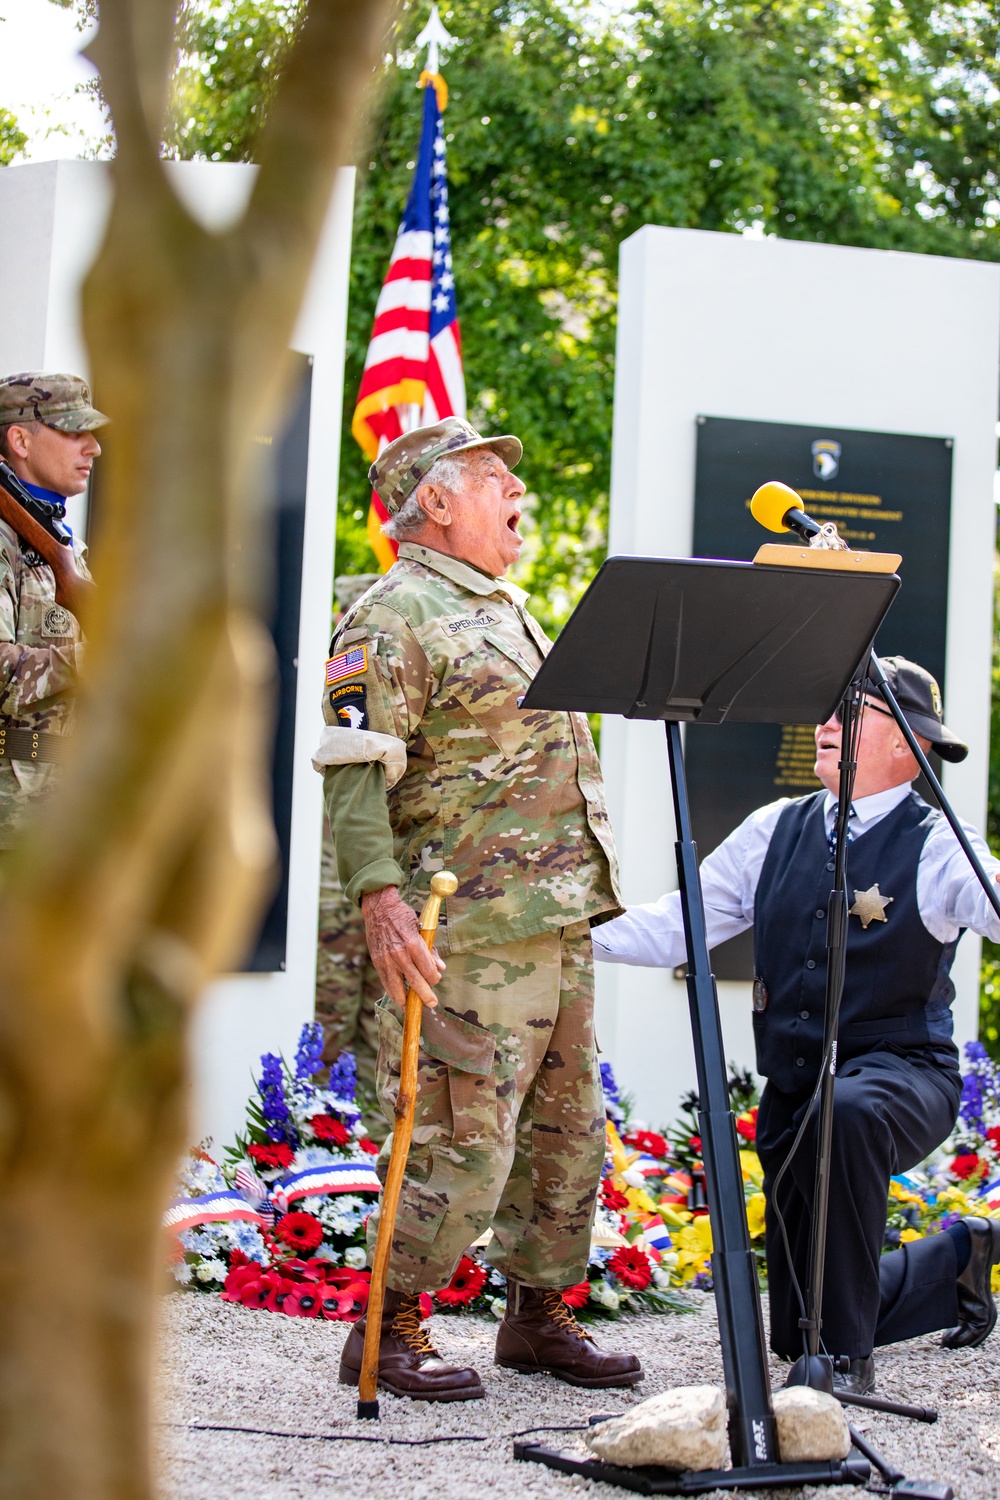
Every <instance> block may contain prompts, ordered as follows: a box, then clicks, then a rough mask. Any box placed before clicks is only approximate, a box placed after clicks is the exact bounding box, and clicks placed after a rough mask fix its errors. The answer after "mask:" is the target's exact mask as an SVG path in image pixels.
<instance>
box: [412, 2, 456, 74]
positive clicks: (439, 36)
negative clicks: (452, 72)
mask: <svg viewBox="0 0 1000 1500" xmlns="http://www.w3.org/2000/svg"><path fill="white" fill-rule="evenodd" d="M454 44H455V38H454V37H453V36H452V35H451V33H450V32H448V31H446V30H445V28H444V22H443V21H442V20H441V17H440V16H439V15H438V8H437V6H436V5H432V6H431V13H430V15H429V16H428V18H427V25H426V26H425V27H424V29H423V31H422V32H421V33H420V35H419V36H418V37H417V40H416V42H415V43H414V46H416V47H426V48H427V69H426V71H427V72H428V73H439V72H440V71H441V70H440V59H439V57H438V48H439V47H452V46H454Z"/></svg>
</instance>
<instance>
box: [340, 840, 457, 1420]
mask: <svg viewBox="0 0 1000 1500" xmlns="http://www.w3.org/2000/svg"><path fill="white" fill-rule="evenodd" d="M457 890H458V879H457V877H456V876H454V875H450V874H449V873H448V872H447V870H442V871H441V872H440V874H438V875H432V876H431V894H430V895H429V896H428V898H427V900H426V902H425V903H424V909H423V911H422V912H421V913H420V936H421V937H422V938H423V940H424V942H425V943H426V944H427V947H428V948H433V947H434V934H435V932H436V931H437V925H438V917H439V916H440V914H441V902H442V901H443V900H444V899H445V897H446V896H453V895H454V894H455V892H456V891H457ZM422 1012H423V1002H422V1000H421V999H420V996H419V995H418V994H417V993H416V991H415V990H414V989H413V988H412V987H411V988H410V989H408V990H407V992H406V1011H405V1014H404V1016H403V1054H402V1062H401V1064H400V1071H399V1093H398V1095H397V1096H396V1112H395V1113H396V1120H395V1124H394V1125H393V1128H392V1153H391V1155H390V1157H389V1170H388V1172H387V1173H386V1177H385V1186H384V1187H383V1189H382V1201H381V1204H380V1206H379V1214H378V1238H377V1239H376V1241H375V1258H374V1260H373V1262H372V1279H371V1286H370V1288H369V1292H368V1309H367V1312H366V1314H365V1318H366V1321H365V1349H364V1354H363V1355H362V1358H361V1379H360V1380H359V1382H358V1416H359V1417H360V1418H364V1417H368V1418H374V1420H375V1421H378V1400H377V1397H376V1392H377V1390H378V1351H379V1342H380V1340H381V1337H382V1305H383V1303H384V1301H385V1278H386V1274H387V1273H388V1270H389V1252H390V1250H391V1249H392V1235H393V1230H394V1229H395V1227H396V1210H397V1208H398V1207H399V1194H400V1190H401V1189H402V1186H403V1173H404V1171H405V1170H406V1158H407V1155H408V1153H409V1150H410V1136H411V1135H412V1133H413V1110H414V1107H415V1105H416V1102H417V1054H418V1053H419V1051H420V1021H421V1015H422Z"/></svg>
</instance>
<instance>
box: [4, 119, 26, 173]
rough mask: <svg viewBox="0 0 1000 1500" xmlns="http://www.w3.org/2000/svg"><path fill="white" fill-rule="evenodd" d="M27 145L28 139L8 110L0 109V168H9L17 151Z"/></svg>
mask: <svg viewBox="0 0 1000 1500" xmlns="http://www.w3.org/2000/svg"><path fill="white" fill-rule="evenodd" d="M27 144H28V137H27V136H26V135H25V133H24V131H23V130H22V129H21V128H20V126H19V125H18V123H17V120H16V119H15V118H14V116H13V115H12V114H11V112H10V110H9V109H0V167H9V166H10V164H11V162H12V161H13V160H14V158H15V156H16V155H17V154H18V152H19V151H23V150H24V148H25V146H26V145H27Z"/></svg>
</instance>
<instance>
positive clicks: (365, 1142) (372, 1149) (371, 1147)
mask: <svg viewBox="0 0 1000 1500" xmlns="http://www.w3.org/2000/svg"><path fill="white" fill-rule="evenodd" d="M358 1145H359V1146H360V1147H361V1149H362V1151H367V1153H368V1155H369V1156H378V1153H379V1147H378V1146H376V1144H375V1142H374V1141H373V1140H371V1139H370V1137H368V1136H367V1135H363V1136H362V1137H361V1139H360V1140H359V1141H358Z"/></svg>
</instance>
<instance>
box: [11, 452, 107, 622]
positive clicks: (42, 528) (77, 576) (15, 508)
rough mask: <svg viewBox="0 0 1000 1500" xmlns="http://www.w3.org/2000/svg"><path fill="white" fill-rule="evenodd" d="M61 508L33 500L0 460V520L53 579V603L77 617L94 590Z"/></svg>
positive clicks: (64, 511) (63, 507) (48, 502)
mask: <svg viewBox="0 0 1000 1500" xmlns="http://www.w3.org/2000/svg"><path fill="white" fill-rule="evenodd" d="M65 514H66V507H65V506H64V505H53V504H52V503H51V502H50V501H48V500H39V499H37V498H36V497H35V496H34V495H33V494H32V493H31V491H30V490H28V489H26V488H25V487H24V485H23V484H22V483H21V481H20V480H19V479H18V477H17V475H16V474H15V473H14V470H13V469H12V468H11V467H10V465H9V464H6V463H4V461H3V459H0V519H2V520H4V521H6V522H7V524H8V526H12V527H13V528H14V530H15V531H16V532H17V534H18V536H19V537H20V538H21V540H22V541H23V542H26V543H27V544H28V546H29V547H34V549H35V551H36V552H37V553H38V554H39V556H40V557H42V558H43V559H44V561H45V562H47V563H48V565H49V567H50V568H51V569H52V571H53V573H54V574H55V578H56V603H57V604H61V605H63V606H64V608H66V609H68V610H69V611H70V612H71V613H72V614H74V615H77V616H79V614H80V612H81V608H85V607H86V601H87V600H88V598H89V597H90V595H91V593H92V592H93V589H94V584H93V583H92V581H91V580H90V579H89V578H85V577H84V575H83V574H82V573H81V572H80V570H79V568H78V567H77V565H76V556H75V554H74V552H73V537H72V534H71V532H70V529H69V527H68V526H66V525H65V524H64V523H63V516H64V515H65Z"/></svg>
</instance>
